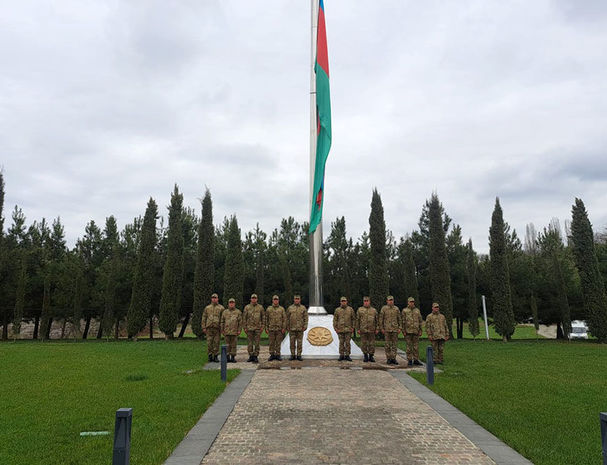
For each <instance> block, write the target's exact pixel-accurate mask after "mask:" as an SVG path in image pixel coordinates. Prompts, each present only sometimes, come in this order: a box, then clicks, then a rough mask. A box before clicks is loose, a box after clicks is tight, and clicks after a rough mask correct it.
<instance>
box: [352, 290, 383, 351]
mask: <svg viewBox="0 0 607 465" xmlns="http://www.w3.org/2000/svg"><path fill="white" fill-rule="evenodd" d="M355 327H356V329H357V330H358V332H359V333H360V340H361V345H362V349H363V353H364V357H365V358H364V359H363V360H364V361H365V362H374V361H375V359H374V358H373V355H375V335H376V334H377V333H378V331H379V326H378V319H377V310H375V309H374V308H373V307H371V299H369V297H367V296H365V297H363V306H362V307H358V311H357V312H356V324H355Z"/></svg>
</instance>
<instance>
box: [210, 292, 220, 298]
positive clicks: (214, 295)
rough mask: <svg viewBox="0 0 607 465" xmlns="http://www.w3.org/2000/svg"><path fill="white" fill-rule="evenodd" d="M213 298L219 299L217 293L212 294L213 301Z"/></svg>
mask: <svg viewBox="0 0 607 465" xmlns="http://www.w3.org/2000/svg"><path fill="white" fill-rule="evenodd" d="M213 297H217V298H219V296H218V295H217V294H216V293H213V294H211V299H212V298H213Z"/></svg>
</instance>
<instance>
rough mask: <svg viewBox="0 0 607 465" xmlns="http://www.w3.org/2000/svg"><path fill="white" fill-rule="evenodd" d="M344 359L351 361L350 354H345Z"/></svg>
mask: <svg viewBox="0 0 607 465" xmlns="http://www.w3.org/2000/svg"><path fill="white" fill-rule="evenodd" d="M344 360H346V361H348V362H351V361H352V359H351V358H350V356H349V355H346V356H345V357H344Z"/></svg>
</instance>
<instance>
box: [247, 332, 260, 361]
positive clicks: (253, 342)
mask: <svg viewBox="0 0 607 465" xmlns="http://www.w3.org/2000/svg"><path fill="white" fill-rule="evenodd" d="M260 338H261V330H260V329H249V331H248V333H247V339H248V340H249V346H248V347H247V349H248V350H249V355H254V356H255V357H257V356H258V355H259V339H260Z"/></svg>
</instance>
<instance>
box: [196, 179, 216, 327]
mask: <svg viewBox="0 0 607 465" xmlns="http://www.w3.org/2000/svg"><path fill="white" fill-rule="evenodd" d="M214 242H215V228H214V227H213V201H212V199H211V192H210V191H209V189H207V190H206V192H205V194H204V198H203V199H202V217H201V219H200V224H199V225H198V248H197V253H196V270H195V272H194V308H193V312H192V331H194V334H196V336H198V337H202V334H203V333H202V327H201V325H200V324H201V320H202V311H203V310H204V307H205V306H206V304H207V302H208V301H209V300H210V298H211V294H212V293H213V286H214V284H215V244H214Z"/></svg>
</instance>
